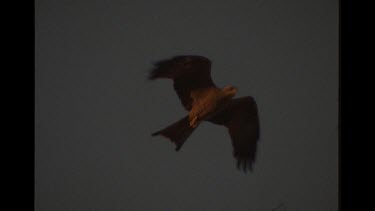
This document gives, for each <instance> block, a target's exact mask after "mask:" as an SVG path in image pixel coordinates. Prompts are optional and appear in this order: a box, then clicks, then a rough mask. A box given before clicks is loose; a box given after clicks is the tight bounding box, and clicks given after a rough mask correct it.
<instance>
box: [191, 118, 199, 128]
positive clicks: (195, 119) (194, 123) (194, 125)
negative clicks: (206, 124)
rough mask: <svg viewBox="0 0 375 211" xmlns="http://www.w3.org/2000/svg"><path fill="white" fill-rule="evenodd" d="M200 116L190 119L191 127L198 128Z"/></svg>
mask: <svg viewBox="0 0 375 211" xmlns="http://www.w3.org/2000/svg"><path fill="white" fill-rule="evenodd" d="M197 120H198V116H195V117H194V118H193V119H192V120H190V127H192V128H196V127H197V126H198V121H197Z"/></svg>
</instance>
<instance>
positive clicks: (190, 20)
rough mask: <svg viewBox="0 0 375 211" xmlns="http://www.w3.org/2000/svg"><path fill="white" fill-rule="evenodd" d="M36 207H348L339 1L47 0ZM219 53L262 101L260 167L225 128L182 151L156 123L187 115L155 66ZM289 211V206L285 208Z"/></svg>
mask: <svg viewBox="0 0 375 211" xmlns="http://www.w3.org/2000/svg"><path fill="white" fill-rule="evenodd" d="M35 8H36V10H35V35H36V40H35V53H36V54H35V61H36V67H35V70H36V73H35V78H36V91H35V92H36V93H35V94H36V111H35V112H36V113H35V194H36V195H35V209H36V210H37V211H51V210H53V211H63V210H64V211H66V210H69V211H83V210H90V211H102V210H103V211H104V210H109V211H120V210H121V211H124V210H177V211H179V210H181V211H185V210H186V211H187V210H188V211H191V210H215V211H216V210H237V211H244V210H253V211H270V210H272V209H273V208H275V207H277V206H279V205H280V204H281V203H283V204H284V205H285V206H286V208H287V210H288V211H301V210H303V211H317V210H319V211H333V210H337V208H338V1H333V0H315V1H311V0H276V1H271V0H256V1H255V0H254V1H251V0H241V1H239V0H231V1H224V0H223V1H219V0H216V1H214V0H212V1H202V0H189V1H186V0H168V1H150V0H137V1H130V0H122V1H119V0H117V1H116V0H113V1H96V0H86V1H84V0H69V1H68V0H48V1H47V0H37V1H36V2H35ZM180 54H197V55H202V56H206V57H208V58H210V59H211V61H212V63H213V64H212V78H213V80H214V81H215V83H216V84H217V85H218V86H224V85H227V84H233V85H235V86H237V87H238V88H239V93H238V96H239V97H241V96H246V95H251V96H253V97H254V98H255V99H256V101H257V104H258V108H259V116H260V123H261V140H260V142H259V144H258V153H257V159H256V163H255V165H254V171H253V173H250V174H244V173H242V172H240V171H238V170H237V169H236V167H235V160H234V158H233V157H232V146H231V142H230V137H229V134H228V133H227V130H226V129H225V128H224V127H220V126H218V125H213V124H210V123H203V124H201V125H200V126H199V128H198V129H197V130H195V131H194V133H193V134H192V136H191V137H190V138H189V139H188V141H187V142H186V143H185V145H184V146H183V147H182V149H181V151H180V152H178V153H177V152H175V150H174V147H175V146H174V145H173V144H172V143H170V142H169V141H168V140H167V139H163V138H162V137H151V135H150V134H151V133H152V132H155V131H156V130H159V129H162V128H164V127H165V126H167V125H169V124H171V123H173V122H175V121H176V120H178V119H180V118H181V117H183V116H184V115H185V114H186V112H185V111H184V109H183V107H182V106H181V103H180V102H179V100H178V98H177V95H176V94H175V92H174V90H173V87H172V82H171V81H168V80H157V81H152V82H151V81H148V80H146V78H147V74H148V72H149V70H150V68H151V62H153V61H157V60H160V59H165V58H169V57H172V56H175V55H180ZM280 210H282V209H280Z"/></svg>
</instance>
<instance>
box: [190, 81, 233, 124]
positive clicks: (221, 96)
mask: <svg viewBox="0 0 375 211" xmlns="http://www.w3.org/2000/svg"><path fill="white" fill-rule="evenodd" d="M190 96H191V98H192V101H193V102H192V108H191V110H190V112H189V121H190V126H197V124H198V123H199V122H201V121H203V120H206V119H209V117H212V116H215V114H217V113H218V112H220V111H221V110H223V109H224V108H225V106H226V105H228V103H229V102H230V100H231V98H232V97H233V96H234V95H229V93H227V92H226V90H222V89H218V88H216V87H211V88H207V89H203V90H196V91H193V92H191V94H190Z"/></svg>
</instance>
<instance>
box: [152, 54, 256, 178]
mask: <svg viewBox="0 0 375 211" xmlns="http://www.w3.org/2000/svg"><path fill="white" fill-rule="evenodd" d="M154 65H155V66H154V69H153V70H152V71H151V73H150V76H149V79H151V80H154V79H158V78H169V79H172V80H173V87H174V89H175V91H176V93H177V95H178V97H179V98H180V100H181V103H182V105H183V106H184V107H185V109H186V110H187V111H188V112H189V113H188V115H187V116H185V117H184V118H182V119H180V120H179V121H177V122H176V123H174V124H172V125H170V126H168V127H166V128H164V129H162V130H160V131H158V132H155V133H153V134H152V136H156V135H161V136H164V137H166V138H168V139H170V140H171V141H172V142H173V143H175V145H176V151H179V150H180V148H181V147H182V145H183V144H184V142H185V141H186V140H187V138H188V137H189V136H190V135H191V133H192V132H193V131H194V129H195V128H196V127H197V126H198V125H199V124H200V123H201V122H202V121H208V122H211V123H214V124H218V125H223V126H225V127H227V128H228V132H229V134H230V137H231V139H232V146H233V156H234V157H235V158H236V160H237V167H238V168H239V169H242V170H243V171H244V172H246V170H247V169H249V170H252V165H253V163H254V161H255V155H256V148H257V141H258V140H259V118H258V111H257V105H256V103H255V100H254V98H252V97H250V96H246V97H241V98H237V99H233V97H234V95H235V94H236V93H237V89H236V88H235V87H233V86H231V85H228V86H225V87H224V88H222V89H220V88H218V87H216V85H215V84H214V83H213V81H212V79H211V61H210V60H209V59H207V58H205V57H203V56H193V55H187V56H176V57H173V58H171V59H167V60H162V61H159V62H156V63H155V64H154Z"/></svg>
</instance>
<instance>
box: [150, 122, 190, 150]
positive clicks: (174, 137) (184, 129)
mask: <svg viewBox="0 0 375 211" xmlns="http://www.w3.org/2000/svg"><path fill="white" fill-rule="evenodd" d="M194 129H195V128H192V127H190V125H189V117H188V116H186V117H184V118H182V119H180V120H179V121H177V122H175V123H173V124H172V125H169V126H168V127H166V128H164V129H162V130H160V131H157V132H155V133H153V134H152V136H157V135H161V136H163V137H165V138H168V139H170V140H171V141H172V142H173V143H174V144H175V145H176V151H179V150H180V148H181V147H182V145H183V144H184V143H185V141H186V140H187V138H188V137H189V136H190V135H191V133H192V132H193V131H194Z"/></svg>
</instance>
